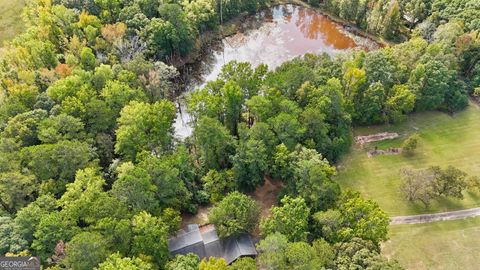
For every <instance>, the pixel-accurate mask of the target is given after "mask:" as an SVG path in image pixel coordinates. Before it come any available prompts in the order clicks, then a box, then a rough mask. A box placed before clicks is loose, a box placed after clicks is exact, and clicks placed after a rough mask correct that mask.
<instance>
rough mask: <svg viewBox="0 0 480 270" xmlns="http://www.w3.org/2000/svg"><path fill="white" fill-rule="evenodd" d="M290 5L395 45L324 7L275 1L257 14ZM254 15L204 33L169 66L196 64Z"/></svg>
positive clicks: (245, 14)
mask: <svg viewBox="0 0 480 270" xmlns="http://www.w3.org/2000/svg"><path fill="white" fill-rule="evenodd" d="M288 4H291V5H295V6H300V7H304V8H308V9H311V10H314V11H316V12H318V13H320V14H322V15H324V16H326V17H327V18H328V19H330V20H332V21H334V22H335V23H338V24H340V25H341V26H342V27H343V29H344V30H345V31H346V32H350V33H351V34H353V35H357V36H360V37H363V38H367V39H370V40H372V41H374V42H376V43H378V44H379V45H380V46H382V47H385V46H392V45H393V44H395V43H393V42H390V41H387V40H385V39H383V38H380V37H378V36H376V35H373V34H370V33H368V32H366V31H365V30H362V29H360V28H359V27H358V26H356V25H355V24H354V23H351V22H348V21H346V20H344V19H342V18H340V17H338V16H335V15H334V14H332V13H330V12H328V11H326V10H325V9H324V8H323V7H322V6H319V7H314V6H312V5H310V4H308V3H306V2H303V1H301V0H273V1H272V2H271V3H269V4H268V5H267V6H266V7H264V8H261V9H259V10H258V11H257V12H256V13H259V12H261V11H263V10H266V9H270V8H273V7H275V6H280V5H288ZM254 14H255V13H254ZM254 14H252V13H248V12H243V13H241V14H239V15H238V16H236V17H235V18H232V19H230V20H229V21H227V22H225V23H224V24H223V25H221V26H219V28H218V29H215V30H209V31H206V32H204V33H202V34H201V36H200V37H199V39H198V40H197V44H196V46H195V47H196V48H195V49H194V51H192V52H191V53H190V54H189V55H188V56H186V57H185V58H181V59H177V60H176V61H174V62H172V63H169V64H171V65H173V66H174V67H176V68H177V69H179V70H180V69H182V68H184V67H185V66H188V65H194V64H196V63H197V62H198V61H200V60H201V58H202V57H204V56H205V55H206V53H208V52H207V51H208V50H209V48H210V47H211V46H212V45H215V44H217V43H218V42H221V41H222V40H223V39H224V38H227V37H230V36H232V35H235V34H237V33H239V32H243V31H245V30H247V29H245V27H243V25H242V23H241V22H242V21H244V19H245V18H247V17H249V16H254Z"/></svg>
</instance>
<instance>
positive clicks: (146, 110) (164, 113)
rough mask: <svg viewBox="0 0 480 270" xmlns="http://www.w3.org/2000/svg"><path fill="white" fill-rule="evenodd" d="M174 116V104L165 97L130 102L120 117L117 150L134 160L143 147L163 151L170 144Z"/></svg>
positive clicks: (159, 152)
mask: <svg viewBox="0 0 480 270" xmlns="http://www.w3.org/2000/svg"><path fill="white" fill-rule="evenodd" d="M174 119H175V107H174V106H173V104H172V103H171V102H169V101H166V100H163V101H160V102H156V103H153V104H147V103H139V102H133V103H130V104H128V105H127V106H125V107H124V108H123V109H122V112H121V114H120V118H119V119H118V129H117V131H116V134H117V143H116V144H115V151H116V152H117V153H119V154H123V155H124V156H125V157H126V158H128V159H130V160H135V158H136V155H137V154H138V153H139V152H141V151H151V152H154V153H156V154H158V155H160V154H161V153H162V152H163V151H165V150H168V149H169V148H170V147H171V144H172V137H173V134H172V132H173V131H172V125H173V121H174Z"/></svg>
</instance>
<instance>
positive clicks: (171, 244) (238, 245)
mask: <svg viewBox="0 0 480 270" xmlns="http://www.w3.org/2000/svg"><path fill="white" fill-rule="evenodd" d="M168 249H169V250H170V253H172V255H177V254H183V255H186V254H188V253H194V254H196V255H198V257H199V258H200V259H202V258H209V257H216V258H224V259H225V261H226V262H227V263H228V264H231V263H232V262H234V261H235V260H236V259H238V258H239V257H242V256H256V255H257V251H256V250H255V246H254V245H253V242H252V240H251V238H250V236H249V235H248V234H242V235H240V236H238V237H230V238H228V239H225V240H223V241H222V240H220V238H219V237H218V234H217V231H216V229H214V228H213V229H211V230H207V231H204V232H202V231H201V230H200V228H199V227H198V225H196V224H191V225H188V226H187V228H186V230H181V231H179V232H178V233H177V235H176V236H175V237H173V238H170V239H169V240H168Z"/></svg>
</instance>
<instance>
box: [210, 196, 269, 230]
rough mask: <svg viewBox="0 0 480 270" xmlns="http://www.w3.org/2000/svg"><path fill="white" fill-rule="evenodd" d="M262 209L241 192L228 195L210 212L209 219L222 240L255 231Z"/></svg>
mask: <svg viewBox="0 0 480 270" xmlns="http://www.w3.org/2000/svg"><path fill="white" fill-rule="evenodd" d="M259 214H260V209H259V208H258V206H257V204H256V202H255V201H254V200H253V199H251V198H250V197H248V196H247V195H244V194H241V193H239V192H232V193H230V194H228V195H227V196H226V197H225V198H224V199H223V200H222V201H221V202H220V203H218V204H217V205H215V207H214V208H212V209H211V210H210V213H209V215H208V219H209V221H210V222H211V223H213V224H215V226H216V228H217V231H218V235H219V236H220V237H222V238H225V237H229V236H235V235H239V234H242V233H249V232H252V231H253V230H254V229H255V226H256V225H257V222H258V215H259Z"/></svg>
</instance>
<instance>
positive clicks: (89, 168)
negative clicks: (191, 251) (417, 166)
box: [0, 0, 480, 270]
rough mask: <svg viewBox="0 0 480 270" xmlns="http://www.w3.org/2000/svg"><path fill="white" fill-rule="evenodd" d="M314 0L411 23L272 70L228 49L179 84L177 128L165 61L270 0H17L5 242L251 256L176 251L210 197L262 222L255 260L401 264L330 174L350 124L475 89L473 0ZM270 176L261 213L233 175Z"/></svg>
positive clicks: (88, 256) (224, 225)
mask: <svg viewBox="0 0 480 270" xmlns="http://www.w3.org/2000/svg"><path fill="white" fill-rule="evenodd" d="M309 2H311V3H310V4H312V5H317V4H320V5H321V6H322V7H324V8H325V9H326V10H328V11H330V12H332V13H334V14H337V15H338V16H340V17H341V18H343V19H345V20H346V21H349V22H351V23H354V24H356V25H357V26H358V27H359V28H361V29H364V30H366V31H368V32H370V33H372V34H375V35H379V36H382V37H384V38H386V39H390V40H402V39H404V38H405V37H407V36H409V37H410V38H409V39H408V41H405V42H403V43H400V44H397V45H393V46H386V47H384V48H381V49H379V50H375V51H369V52H365V51H361V50H358V51H352V52H349V53H346V54H342V55H339V56H337V57H330V56H328V55H326V54H323V55H313V54H307V55H305V56H303V57H300V58H295V59H293V60H291V61H288V62H285V63H283V64H282V65H281V66H279V67H278V68H276V69H275V70H269V68H268V67H267V66H266V65H259V66H256V67H253V66H252V65H251V64H249V63H243V62H230V63H228V64H226V65H225V66H224V67H223V68H222V71H221V73H220V75H219V76H218V78H217V79H215V80H213V81H209V82H207V83H206V84H205V85H204V86H203V87H201V88H199V89H197V90H196V91H194V92H192V93H190V94H187V95H186V103H187V110H188V112H189V113H190V114H191V116H192V122H191V123H190V124H191V125H192V127H193V134H192V135H191V136H189V137H187V138H185V139H179V138H178V137H177V136H175V134H174V129H173V123H174V121H175V118H176V112H177V108H176V105H175V103H174V101H175V99H176V97H177V94H178V90H179V89H180V88H181V87H182V85H181V84H180V83H179V80H178V78H179V72H178V70H177V68H176V67H179V66H181V65H183V64H184V63H185V62H187V61H189V60H191V59H192V57H193V55H194V54H196V53H198V52H199V51H201V49H202V46H204V45H205V42H207V41H205V38H206V37H207V36H209V35H213V33H216V31H218V29H219V28H220V27H221V24H222V23H224V22H226V21H228V20H230V19H233V18H236V17H237V16H239V15H240V14H244V13H245V12H250V13H254V12H255V11H257V10H259V9H261V8H262V7H265V6H267V5H269V4H270V3H269V2H267V1H263V0H260V1H257V0H233V1H223V0H218V1H214V0H191V1H187V0H185V1H157V0H135V1H126V0H125V1H123V0H114V1H108V0H82V1H70V0H54V1H50V0H31V1H28V5H27V8H26V9H25V13H24V17H25V20H26V22H27V26H28V29H27V30H26V31H25V32H24V33H22V34H21V35H19V36H17V37H16V38H15V39H14V40H12V41H10V42H7V43H6V44H5V46H4V47H3V48H1V50H0V214H1V217H0V253H2V254H5V253H9V254H17V255H18V254H24V255H26V254H32V255H37V256H40V258H41V259H42V262H44V263H45V266H46V267H50V269H80V270H83V269H86V270H87V269H94V268H96V269H172V270H173V269H256V268H255V267H256V266H255V263H254V262H253V266H252V261H249V260H248V259H242V260H239V261H237V262H235V263H234V264H233V265H231V266H228V268H227V266H226V265H225V266H222V265H223V262H221V261H220V262H217V261H216V260H215V259H211V260H208V261H202V262H201V263H200V265H199V263H198V261H197V260H196V258H195V257H194V258H193V259H192V257H191V256H190V257H189V256H179V257H176V258H172V257H171V256H170V254H169V252H168V248H167V238H168V237H169V236H171V235H174V233H175V232H176V231H177V230H178V229H179V227H180V223H181V216H180V214H181V213H195V212H196V211H197V209H198V207H199V206H201V205H207V204H209V203H214V204H215V206H214V208H213V209H212V217H213V218H212V219H211V222H213V223H216V224H217V225H218V226H217V227H219V228H221V231H220V232H221V234H222V235H225V236H230V235H236V234H239V233H244V232H251V231H252V230H254V229H255V228H256V226H257V225H258V224H260V226H259V228H260V234H261V235H262V237H263V238H264V239H263V240H262V241H261V242H260V243H259V245H258V246H257V247H258V251H259V253H260V255H259V257H258V264H259V265H261V266H263V267H265V268H266V269H293V268H292V267H293V266H299V265H302V266H303V267H304V268H298V269H317V268H312V267H319V269H320V268H321V267H330V268H333V269H358V267H360V268H368V267H370V268H368V269H399V268H400V267H399V266H398V264H397V263H395V262H392V261H389V260H387V259H385V258H383V257H382V256H381V255H380V251H379V245H380V242H381V241H384V240H386V239H387V231H388V223H389V219H388V216H387V215H386V214H385V213H384V212H383V211H382V210H381V209H380V208H379V206H378V205H377V204H376V203H375V202H373V201H371V200H367V199H363V198H362V197H360V195H359V194H357V193H353V192H349V191H343V190H341V189H340V186H339V185H338V183H336V182H335V181H334V180H333V179H332V177H333V176H334V175H335V174H336V169H335V167H334V163H335V162H336V161H337V160H338V159H339V157H340V156H341V155H342V154H344V153H345V152H346V151H347V150H348V149H349V147H350V145H351V143H352V127H353V126H359V125H370V124H382V123H397V122H401V121H403V120H404V119H405V118H406V116H407V115H408V114H409V113H412V112H420V111H428V110H441V111H444V112H446V113H454V112H457V111H459V110H462V109H463V108H465V107H466V106H467V105H468V97H469V95H472V96H476V95H480V62H479V57H480V34H479V31H480V21H479V20H480V14H479V12H480V11H479V10H480V6H479V2H478V1H475V0H463V1H462V0H455V1H447V0H432V1H418V0H400V1H396V0H394V1H390V0H388V1H385V0H342V1H338V0H325V1H323V2H321V3H317V2H316V1H309ZM408 28H411V29H413V30H412V31H411V32H409V31H408ZM265 176H268V177H271V178H274V179H278V180H280V181H281V182H282V184H283V190H282V192H281V196H280V197H281V198H279V205H278V206H274V207H273V208H272V209H271V212H272V215H270V216H269V217H268V218H265V219H262V220H260V221H259V217H258V213H259V211H258V209H257V206H256V205H255V202H252V201H251V199H250V197H248V196H246V195H244V194H242V193H241V192H251V191H253V190H255V189H256V188H257V187H259V186H261V185H262V184H263V183H264V179H265ZM233 208H235V210H236V211H230V210H229V209H233ZM226 219H228V220H229V222H225V220H226ZM289 225H290V226H289ZM209 264H211V265H217V266H209ZM182 265H183V266H182ZM186 265H190V267H191V268H182V267H187V266H186ZM202 265H203V266H202ZM198 267H199V268H198ZM202 267H203V268H202ZM208 267H212V268H208ZM213 267H217V268H213ZM222 267H224V268H222ZM242 267H250V268H242ZM295 269H297V268H295Z"/></svg>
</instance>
